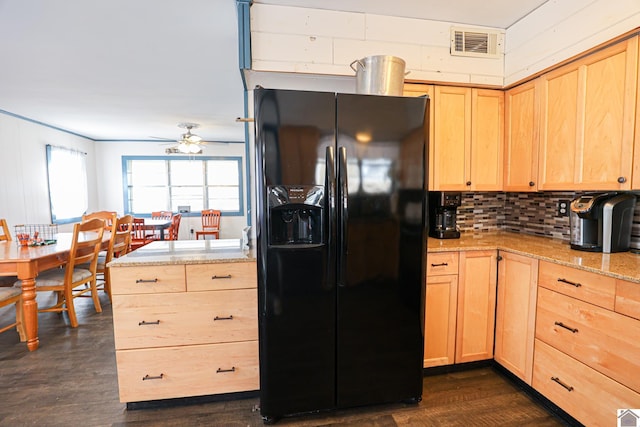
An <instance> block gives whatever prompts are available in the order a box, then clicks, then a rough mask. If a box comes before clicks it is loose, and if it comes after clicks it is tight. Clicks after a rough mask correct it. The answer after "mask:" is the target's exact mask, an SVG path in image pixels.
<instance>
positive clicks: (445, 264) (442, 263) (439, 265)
mask: <svg viewBox="0 0 640 427" xmlns="http://www.w3.org/2000/svg"><path fill="white" fill-rule="evenodd" d="M447 265H449V263H447V262H441V263H440V264H431V267H446V266H447Z"/></svg>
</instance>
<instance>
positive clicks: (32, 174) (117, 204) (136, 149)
mask: <svg viewBox="0 0 640 427" xmlns="http://www.w3.org/2000/svg"><path fill="white" fill-rule="evenodd" d="M47 144H51V145H57V146H60V147H67V148H72V149H77V150H80V151H84V152H86V153H87V175H88V189H89V209H88V211H89V212H92V211H97V210H114V211H116V212H118V214H119V215H122V214H123V213H124V201H123V193H122V191H123V188H122V185H123V182H122V156H123V155H164V154H165V153H164V149H165V148H166V146H164V145H161V144H156V143H151V142H121V143H120V142H118V143H114V142H95V141H93V140H90V139H87V138H83V137H79V136H76V135H72V134H70V133H67V132H63V131H59V130H56V129H52V128H50V127H47V126H43V125H40V124H38V123H34V122H32V121H29V120H24V119H21V118H17V117H14V116H12V115H9V114H3V113H0V163H1V164H2V167H0V218H6V220H7V222H8V224H9V227H10V230H11V233H12V234H13V227H14V226H15V225H16V224H49V223H51V213H50V209H49V190H48V186H47V160H46V149H45V146H46V145H47ZM204 154H205V155H211V156H236V157H237V156H240V157H242V168H243V172H242V179H243V181H246V171H245V168H246V165H245V160H244V159H245V146H244V144H238V143H229V144H215V145H213V144H212V145H210V146H207V147H205V149H204ZM243 184H244V188H245V194H244V197H245V200H244V206H245V208H246V206H247V201H246V189H247V187H248V185H249V184H250V183H247V182H243ZM246 225H247V217H246V216H234V217H230V216H223V217H222V219H221V233H220V237H221V238H224V239H226V238H230V239H237V238H240V237H241V236H242V229H243V228H244V227H245V226H246ZM192 228H193V229H194V230H199V229H201V220H200V217H199V216H198V217H194V218H183V219H182V221H181V224H180V239H190V238H195V234H194V235H191V234H190V230H191V229H192ZM72 229H73V225H72V224H65V225H60V226H59V230H60V231H71V230H72Z"/></svg>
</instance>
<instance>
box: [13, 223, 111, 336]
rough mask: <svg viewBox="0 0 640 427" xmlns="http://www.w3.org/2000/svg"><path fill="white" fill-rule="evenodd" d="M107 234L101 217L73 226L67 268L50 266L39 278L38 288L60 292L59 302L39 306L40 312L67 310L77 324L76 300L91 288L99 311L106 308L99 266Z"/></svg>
mask: <svg viewBox="0 0 640 427" xmlns="http://www.w3.org/2000/svg"><path fill="white" fill-rule="evenodd" d="M103 234H104V221H103V220H101V219H98V218H94V219H91V220H88V221H85V222H81V223H79V224H75V225H74V226H73V238H72V240H71V250H70V251H69V260H68V262H67V264H66V266H65V268H54V269H51V270H47V271H45V272H43V273H40V275H38V277H37V279H36V292H43V291H54V292H56V293H57V295H58V301H57V303H56V304H55V305H53V306H51V307H46V308H42V309H39V310H38V312H39V313H46V312H64V311H66V312H67V314H68V315H69V323H70V324H71V327H72V328H76V327H77V326H78V318H77V317H76V311H75V307H74V300H75V299H76V298H78V297H80V296H83V295H84V294H86V293H89V292H90V293H91V297H92V299H93V305H94V306H95V308H96V311H97V312H98V313H100V312H102V307H101V306H100V299H99V298H98V289H97V287H96V267H97V265H98V253H99V252H100V246H101V245H102V236H103ZM83 264H87V265H88V266H89V268H88V269H86V268H80V266H82V265H83ZM86 285H88V286H86ZM16 286H22V283H21V281H18V282H16Z"/></svg>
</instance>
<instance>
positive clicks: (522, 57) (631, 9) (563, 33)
mask: <svg viewBox="0 0 640 427" xmlns="http://www.w3.org/2000/svg"><path fill="white" fill-rule="evenodd" d="M638 27H640V0H595V1H594V0H590V1H585V0H550V1H549V2H547V3H545V4H544V5H542V6H541V7H540V8H538V9H537V10H535V11H534V12H533V13H531V14H530V15H529V16H527V17H526V18H525V19H522V20H521V21H519V22H517V23H516V24H514V25H513V26H511V27H510V28H509V29H507V34H506V50H505V85H510V84H512V83H515V82H517V81H520V80H522V79H524V78H526V77H528V76H530V75H532V74H535V73H537V72H539V71H541V70H544V69H546V68H549V67H551V66H553V65H554V64H557V63H559V62H562V61H564V60H566V59H568V58H571V57H572V56H575V55H578V54H580V53H582V52H584V51H586V50H588V49H590V48H592V47H594V46H597V45H599V44H601V43H605V42H607V41H608V40H611V39H613V38H615V37H617V36H619V35H621V34H624V33H627V32H629V31H632V30H634V29H636V28H638Z"/></svg>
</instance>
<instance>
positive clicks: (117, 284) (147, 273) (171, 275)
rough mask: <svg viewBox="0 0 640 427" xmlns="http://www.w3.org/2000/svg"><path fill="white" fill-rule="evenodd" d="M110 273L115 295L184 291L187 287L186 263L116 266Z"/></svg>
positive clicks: (112, 291)
mask: <svg viewBox="0 0 640 427" xmlns="http://www.w3.org/2000/svg"><path fill="white" fill-rule="evenodd" d="M110 273H111V293H112V294H113V295H119V294H120V295H122V294H155V293H158V292H184V291H186V289H187V288H186V285H185V276H184V274H185V273H184V265H153V266H137V267H115V268H111V269H110Z"/></svg>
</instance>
